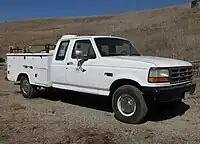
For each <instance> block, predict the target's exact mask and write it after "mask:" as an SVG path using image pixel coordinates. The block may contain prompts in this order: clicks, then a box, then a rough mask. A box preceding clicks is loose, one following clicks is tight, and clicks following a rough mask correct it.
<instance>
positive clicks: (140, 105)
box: [112, 85, 148, 124]
mask: <svg viewBox="0 0 200 144" xmlns="http://www.w3.org/2000/svg"><path fill="white" fill-rule="evenodd" d="M121 98H128V99H129V100H131V102H130V101H127V102H125V103H124V104H130V103H132V104H133V106H132V113H129V114H128V113H125V112H123V110H122V109H123V108H122V107H121V105H122V106H124V104H121V105H120V99H121ZM124 100H125V99H124ZM134 103H135V105H134ZM112 109H113V112H114V113H115V117H116V118H117V119H118V120H120V121H122V122H125V123H131V124H139V123H141V122H142V121H143V120H144V118H145V116H146V115H147V112H148V107H147V104H146V102H145V100H144V98H143V95H142V92H141V91H140V90H139V89H138V88H137V87H134V86H131V85H124V86H121V87H119V88H118V89H117V90H116V91H115V92H114V94H113V97H112Z"/></svg>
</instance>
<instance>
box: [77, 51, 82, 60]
mask: <svg viewBox="0 0 200 144" xmlns="http://www.w3.org/2000/svg"><path fill="white" fill-rule="evenodd" d="M75 53H76V58H77V59H82V58H83V52H82V51H79V50H76V51H75Z"/></svg>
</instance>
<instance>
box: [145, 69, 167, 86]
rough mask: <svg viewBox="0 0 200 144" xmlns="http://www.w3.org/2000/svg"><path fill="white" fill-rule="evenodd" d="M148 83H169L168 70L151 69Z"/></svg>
mask: <svg viewBox="0 0 200 144" xmlns="http://www.w3.org/2000/svg"><path fill="white" fill-rule="evenodd" d="M148 82H150V83H163V82H169V70H167V69H156V68H152V69H150V71H149V76H148Z"/></svg>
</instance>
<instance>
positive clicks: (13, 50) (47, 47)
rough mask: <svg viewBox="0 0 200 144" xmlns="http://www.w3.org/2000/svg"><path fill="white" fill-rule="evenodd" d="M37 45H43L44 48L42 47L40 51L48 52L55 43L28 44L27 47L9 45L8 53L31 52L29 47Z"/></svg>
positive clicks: (53, 47)
mask: <svg viewBox="0 0 200 144" xmlns="http://www.w3.org/2000/svg"><path fill="white" fill-rule="evenodd" d="M37 46H39V47H41V46H44V49H42V50H41V51H44V52H46V53H49V51H50V50H51V49H55V46H56V45H55V44H44V45H29V47H28V48H26V47H24V48H23V49H22V48H19V47H18V46H16V47H13V46H10V53H31V49H32V48H33V47H37Z"/></svg>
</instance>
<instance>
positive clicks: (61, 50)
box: [56, 41, 69, 60]
mask: <svg viewBox="0 0 200 144" xmlns="http://www.w3.org/2000/svg"><path fill="white" fill-rule="evenodd" d="M68 46H69V41H62V42H61V43H60V46H59V48H58V52H57V54H56V60H64V59H65V55H66V52H67V48H68Z"/></svg>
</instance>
